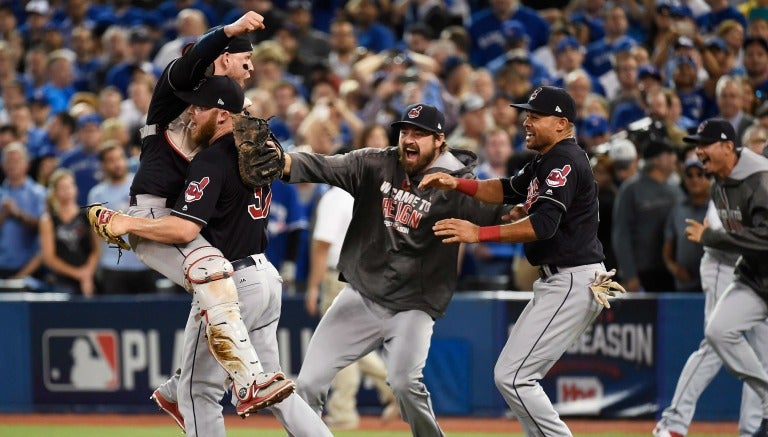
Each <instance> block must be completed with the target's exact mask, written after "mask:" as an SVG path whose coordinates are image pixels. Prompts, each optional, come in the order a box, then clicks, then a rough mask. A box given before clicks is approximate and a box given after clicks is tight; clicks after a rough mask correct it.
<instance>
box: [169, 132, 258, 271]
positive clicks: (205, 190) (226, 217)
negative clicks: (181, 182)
mask: <svg viewBox="0 0 768 437" xmlns="http://www.w3.org/2000/svg"><path fill="white" fill-rule="evenodd" d="M271 198H272V192H271V191H270V187H269V186H268V185H267V186H263V187H258V188H256V189H251V188H248V187H247V186H245V184H243V182H242V180H240V173H239V171H238V168H237V149H236V148H235V142H234V137H233V136H232V134H231V133H230V134H227V135H224V136H223V137H221V138H219V139H218V140H216V141H215V142H214V143H213V144H211V145H210V146H209V147H208V148H206V149H204V150H202V151H201V152H200V153H198V154H197V156H195V159H193V160H192V162H191V163H190V164H189V169H188V171H187V178H186V188H185V190H184V193H182V194H181V196H179V198H178V200H177V201H176V206H175V207H174V209H173V211H171V214H172V215H175V216H177V217H181V218H184V219H187V220H191V221H193V222H195V223H198V224H200V225H201V226H203V230H202V232H201V234H202V235H203V236H204V237H205V238H206V239H207V240H208V241H209V242H210V243H211V244H212V245H213V246H214V247H216V248H218V249H220V250H221V252H222V253H223V254H224V257H226V258H227V259H229V260H236V259H240V258H243V257H246V256H248V255H252V254H254V253H262V252H264V249H266V247H267V216H268V215H269V204H270V202H271Z"/></svg>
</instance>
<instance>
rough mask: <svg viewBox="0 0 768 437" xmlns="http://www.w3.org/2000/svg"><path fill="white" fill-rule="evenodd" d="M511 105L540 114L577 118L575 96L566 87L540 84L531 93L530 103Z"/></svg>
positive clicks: (570, 119)
mask: <svg viewBox="0 0 768 437" xmlns="http://www.w3.org/2000/svg"><path fill="white" fill-rule="evenodd" d="M509 106H512V107H515V108H518V109H524V110H526V111H531V112H536V113H538V114H544V115H552V116H554V117H564V118H567V119H568V121H570V122H573V121H574V120H576V102H575V101H574V100H573V97H571V95H570V94H568V93H567V92H566V91H565V90H564V89H562V88H558V87H554V86H540V87H538V88H536V89H535V90H534V91H533V92H532V93H531V97H529V98H528V103H513V104H511V105H509Z"/></svg>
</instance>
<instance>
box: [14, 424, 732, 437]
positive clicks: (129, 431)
mask: <svg viewBox="0 0 768 437" xmlns="http://www.w3.org/2000/svg"><path fill="white" fill-rule="evenodd" d="M333 434H334V436H337V437H408V436H409V435H410V433H409V432H406V431H336V432H334V433H333ZM181 435H182V434H181V433H180V432H179V430H178V429H177V428H174V427H170V426H164V427H160V426H157V427H151V426H139V427H135V428H130V427H112V426H109V427H107V426H88V427H85V426H68V425H56V426H44V425H35V426H32V425H0V437H174V436H175V437H178V436H181ZM254 435H258V436H259V437H285V431H282V430H274V429H269V430H256V429H245V428H235V429H230V430H229V432H227V436H228V437H246V436H249V437H252V436H254ZM502 435H503V436H507V437H523V435H522V434H509V433H480V432H452V433H448V436H449V437H499V436H502ZM648 435H650V433H640V434H637V433H621V432H606V433H590V436H589V437H592V436H595V437H648ZM577 437H587V436H586V435H579V434H577ZM688 437H733V436H731V435H729V434H689V436H688Z"/></svg>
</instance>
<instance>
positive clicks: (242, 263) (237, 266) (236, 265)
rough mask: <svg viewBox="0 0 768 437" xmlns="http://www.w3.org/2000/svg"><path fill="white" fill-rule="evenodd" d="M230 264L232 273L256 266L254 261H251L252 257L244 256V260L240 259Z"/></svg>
mask: <svg viewBox="0 0 768 437" xmlns="http://www.w3.org/2000/svg"><path fill="white" fill-rule="evenodd" d="M230 264H232V271H234V272H236V271H238V270H242V269H245V268H248V267H251V266H255V265H256V260H255V259H253V257H252V256H246V257H245V258H240V259H239V260H237V261H232V262H231V263H230Z"/></svg>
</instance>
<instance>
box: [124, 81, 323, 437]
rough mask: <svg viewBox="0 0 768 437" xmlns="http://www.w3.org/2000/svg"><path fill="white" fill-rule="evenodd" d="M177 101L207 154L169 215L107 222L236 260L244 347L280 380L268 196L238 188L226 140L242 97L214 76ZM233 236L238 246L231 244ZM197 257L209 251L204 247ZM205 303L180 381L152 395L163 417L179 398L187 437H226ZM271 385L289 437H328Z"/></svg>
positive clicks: (195, 317) (220, 378)
mask: <svg viewBox="0 0 768 437" xmlns="http://www.w3.org/2000/svg"><path fill="white" fill-rule="evenodd" d="M176 95H177V96H179V97H180V98H181V99H183V100H184V101H185V102H187V103H189V104H191V105H192V106H190V109H189V111H188V113H189V115H190V119H191V123H190V126H191V134H192V138H193V139H195V140H196V142H198V143H200V144H208V146H207V147H205V148H204V149H203V150H202V151H201V152H199V153H198V154H197V156H196V157H195V159H193V160H192V162H191V164H190V166H189V169H188V176H187V179H186V182H187V188H186V190H185V191H184V193H183V194H182V195H181V196H180V197H179V199H178V200H177V202H176V206H175V207H174V209H173V211H171V215H168V216H164V217H161V218H157V219H153V218H139V217H128V216H124V215H118V216H116V217H114V218H113V219H112V223H111V227H112V231H113V232H114V233H116V234H122V233H127V232H130V233H132V234H136V235H138V236H140V237H142V238H147V239H150V240H156V241H164V242H166V243H182V242H186V241H190V240H192V239H194V238H195V237H196V236H197V235H198V234H199V233H202V234H203V235H204V236H205V237H206V240H207V241H210V242H211V244H213V246H214V247H216V248H218V249H220V250H221V253H222V254H223V256H224V257H225V258H227V259H233V260H236V261H233V262H232V263H231V266H232V271H231V273H232V276H233V278H234V280H235V281H236V282H237V284H238V287H239V288H238V294H239V297H240V305H241V306H242V307H243V308H244V309H245V311H244V312H243V316H244V322H245V326H247V330H248V331H249V332H250V340H251V342H252V343H253V344H254V345H255V346H256V348H257V350H258V351H259V353H260V356H261V358H262V359H263V360H264V361H263V364H262V365H263V367H264V368H265V369H266V370H268V371H270V372H273V373H279V372H280V365H279V360H278V358H279V357H278V350H277V337H276V332H277V323H278V320H279V319H280V307H281V295H282V286H281V280H280V276H279V274H278V273H277V270H276V269H275V268H274V267H273V266H272V264H271V263H270V262H269V261H268V260H267V258H266V257H265V256H264V249H265V248H266V245H267V238H266V235H267V234H266V229H267V216H268V213H269V198H270V188H269V185H265V186H260V187H257V188H255V189H251V188H248V187H247V186H246V185H245V184H244V183H243V182H242V181H241V179H240V174H239V171H238V154H237V149H236V148H235V145H234V138H233V135H232V118H231V113H233V112H239V110H240V109H241V108H242V104H243V99H244V97H243V90H242V88H241V87H240V86H239V85H238V84H237V83H236V82H235V81H234V80H232V79H231V78H229V77H227V76H213V77H211V78H208V79H207V80H205V81H204V82H203V83H202V84H201V85H200V86H199V87H198V88H197V89H195V90H194V91H179V92H176ZM222 102H223V103H222ZM233 235H236V236H237V238H232V236H233ZM196 250H198V251H203V252H207V251H209V249H208V248H206V247H201V248H198V249H196ZM207 256H208V257H211V258H212V257H216V256H217V255H216V254H215V253H214V254H213V255H207ZM219 257H220V256H219ZM204 262H205V261H204ZM208 298H209V297H208V296H205V295H198V294H196V295H195V300H194V302H193V304H192V310H191V311H190V313H189V318H188V319H187V326H186V329H185V344H184V353H183V354H184V356H183V363H184V364H183V367H182V368H181V375H180V377H179V379H178V381H176V379H175V378H172V379H171V382H170V383H169V384H166V385H165V386H163V387H161V388H160V389H159V392H160V394H161V396H160V397H159V399H162V401H163V402H166V403H167V404H166V407H167V408H166V409H168V410H172V409H173V405H171V404H172V403H173V402H172V401H173V400H175V399H177V397H178V401H179V402H178V408H179V410H180V412H181V416H182V417H183V419H181V418H178V417H175V418H176V419H177V422H179V425H181V426H182V428H183V429H184V431H185V432H186V433H187V435H193V436H205V437H209V436H225V435H226V434H225V430H224V419H223V417H222V414H221V406H220V405H219V401H220V400H221V398H222V397H223V395H224V393H225V391H226V388H225V387H226V384H225V381H226V379H227V373H226V372H225V371H224V369H223V368H222V367H221V366H219V364H218V363H217V362H216V360H214V359H213V357H212V356H211V354H209V353H208V352H207V351H206V350H205V348H206V345H207V344H208V340H207V339H206V336H207V335H210V329H204V328H203V325H204V323H203V321H202V320H201V313H202V308H204V307H205V305H206V302H205V300H206V299H208ZM209 311H210V310H209ZM276 384H278V385H277V387H275V388H271V387H270V388H268V389H269V390H278V389H279V391H278V393H277V394H276V395H275V397H274V399H273V400H274V401H279V400H282V399H283V398H286V397H288V398H289V399H287V400H285V401H284V402H283V403H282V404H280V405H279V406H276V407H275V408H274V411H275V414H276V416H277V418H278V419H279V420H280V421H281V422H282V423H283V425H284V426H285V428H286V430H288V432H289V433H290V435H292V436H307V437H314V436H322V435H330V432H329V431H328V428H327V427H326V426H325V425H324V424H323V422H322V420H320V418H319V417H318V416H316V415H314V414H312V410H311V409H310V408H309V406H308V405H307V404H306V403H305V402H304V401H303V400H302V399H301V398H299V397H298V396H290V397H289V395H290V394H291V393H292V392H293V388H294V384H293V382H291V381H287V380H281V381H277V383H276ZM265 390H267V389H265ZM233 397H235V398H236V399H237V400H238V401H240V402H242V401H243V396H242V394H240V393H237V392H234V393H233ZM269 403H270V404H271V403H272V401H270V402H269ZM238 411H241V409H240V408H239V406H238Z"/></svg>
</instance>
